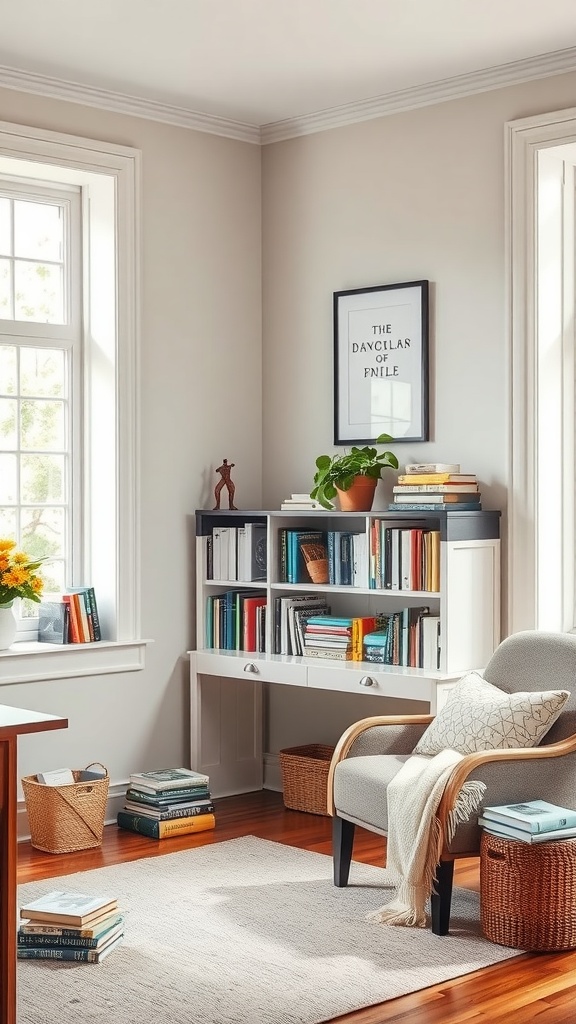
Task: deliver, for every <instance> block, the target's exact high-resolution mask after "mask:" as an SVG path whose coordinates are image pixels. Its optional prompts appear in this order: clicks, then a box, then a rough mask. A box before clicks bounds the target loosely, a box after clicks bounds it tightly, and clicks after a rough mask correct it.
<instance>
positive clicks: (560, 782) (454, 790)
mask: <svg viewBox="0 0 576 1024" xmlns="http://www.w3.org/2000/svg"><path fill="white" fill-rule="evenodd" d="M483 675H484V678H485V679H487V680H488V682H490V683H492V684H493V685H494V686H498V687H499V688H500V689H501V690H503V691H505V692H506V693H513V692H518V691H524V690H553V689H562V690H569V691H570V694H571V696H570V698H569V699H568V700H567V702H566V704H565V705H564V708H563V710H562V713H561V714H560V717H559V718H558V719H557V721H556V722H555V723H554V725H553V726H552V728H551V729H550V730H549V732H548V733H547V734H546V736H545V737H544V739H543V740H542V742H541V743H540V745H539V746H536V747H526V748H515V749H511V750H486V751H479V752H477V753H474V754H466V755H465V756H464V757H463V759H462V760H461V761H459V762H458V764H456V765H455V767H454V770H453V772H452V774H451V776H450V779H449V781H448V784H447V786H446V789H445V791H444V795H443V797H442V801H441V803H440V806H439V809H438V816H439V818H440V821H441V823H442V825H443V826H445V823H446V821H447V818H448V814H449V812H450V810H451V808H452V806H453V804H454V801H455V799H456V795H457V794H458V792H459V790H460V788H461V786H462V784H463V783H464V782H465V781H466V780H468V779H479V780H481V781H482V782H484V783H485V785H486V792H485V794H484V797H483V800H482V805H481V808H479V810H478V812H477V813H476V814H474V815H473V816H472V818H471V819H470V820H469V821H467V822H465V823H464V824H461V825H459V826H458V828H457V830H456V833H455V835H454V838H453V839H452V841H451V842H450V843H449V844H448V843H447V842H446V840H445V841H444V848H443V851H442V854H441V858H440V863H439V865H438V871H437V876H436V879H437V883H436V890H437V891H436V892H435V893H433V894H432V899H431V916H432V931H433V932H434V934H436V935H446V934H447V933H448V930H449V924H450V901H451V896H452V878H453V873H454V860H455V858H456V857H474V856H478V855H479V852H480V834H481V830H480V829H479V827H478V825H477V817H478V814H480V813H481V812H482V808H483V807H486V806H490V805H495V804H504V803H515V802H519V801H523V800H535V799H545V800H548V801H549V802H550V803H555V804H559V805H561V806H563V807H571V808H576V636H575V635H572V634H568V633H546V632H539V631H537V630H529V631H526V632H522V633H516V634H514V635H512V636H510V637H508V638H507V639H506V640H504V641H503V642H502V643H501V644H500V646H499V647H498V648H497V650H496V651H495V652H494V654H493V655H492V657H491V659H490V661H489V662H488V665H487V666H486V669H485V671H484V673H483ZM431 721H432V716H430V715H410V716H394V717H392V716H382V717H380V716H379V717H374V718H365V719H363V720H362V721H360V722H356V723H355V724H354V725H351V726H350V727H349V729H347V730H346V732H345V733H344V734H343V736H342V737H341V738H340V740H339V742H338V744H337V746H336V750H335V752H334V757H333V759H332V764H331V766H330V773H329V777H328V811H329V813H330V814H332V816H333V833H332V835H333V859H334V884H335V885H336V886H340V887H341V886H345V885H347V883H348V875H349V872H350V861H351V859H352V846H353V840H354V828H355V826H356V825H361V826H362V827H363V828H366V829H369V830H370V831H371V832H377V833H379V834H380V835H382V836H386V834H387V830H388V821H387V801H386V787H387V785H388V783H389V782H390V780H391V779H392V778H393V777H394V776H395V775H396V773H397V772H398V771H399V770H400V767H401V766H402V764H403V763H404V761H406V760H407V759H408V757H410V754H411V752H412V750H413V749H414V747H415V745H416V743H417V742H418V740H419V739H420V737H421V735H422V734H423V732H424V730H425V729H426V727H427V726H428V724H429V723H430V722H431Z"/></svg>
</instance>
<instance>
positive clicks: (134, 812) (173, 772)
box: [117, 768, 216, 839]
mask: <svg viewBox="0 0 576 1024" xmlns="http://www.w3.org/2000/svg"><path fill="white" fill-rule="evenodd" d="M209 786H210V779H209V777H208V775H203V774H202V773H201V772H195V771H191V770H190V769H189V768H162V769H158V770H155V771H149V772H135V773H134V774H133V775H131V776H130V782H129V786H128V789H127V790H126V800H125V804H124V808H123V810H121V811H118V816H117V823H118V827H119V828H122V829H125V830H126V831H128V832H137V833H139V834H140V835H143V836H148V837H149V838H150V839H170V838H171V837H173V836H182V835H189V834H190V833H191V832H206V831H208V830H209V829H213V828H215V827H216V818H215V815H214V804H213V802H212V798H211V796H210V788H209Z"/></svg>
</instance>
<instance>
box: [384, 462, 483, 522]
mask: <svg viewBox="0 0 576 1024" xmlns="http://www.w3.org/2000/svg"><path fill="white" fill-rule="evenodd" d="M405 468H406V472H405V473H400V475H399V476H398V481H397V483H396V484H395V486H394V488H393V492H394V500H393V502H392V504H390V505H389V506H388V509H389V511H394V512H436V511H437V512H439V511H452V512H454V511H460V512H479V511H480V510H481V508H482V505H481V504H480V491H479V489H478V477H477V476H476V475H475V474H474V473H461V472H460V466H459V465H458V464H457V463H446V462H428V463H416V462H413V463H409V464H408V465H407V466H406V467H405Z"/></svg>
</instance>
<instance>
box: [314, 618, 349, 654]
mask: <svg viewBox="0 0 576 1024" xmlns="http://www.w3.org/2000/svg"><path fill="white" fill-rule="evenodd" d="M304 654H305V656H306V657H307V658H331V659H332V660H333V661H334V660H336V661H352V619H349V618H339V617H338V616H336V615H314V616H312V617H311V618H309V619H308V621H307V623H306V627H305V630H304Z"/></svg>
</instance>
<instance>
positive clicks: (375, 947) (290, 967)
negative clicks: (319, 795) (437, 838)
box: [18, 836, 518, 1024]
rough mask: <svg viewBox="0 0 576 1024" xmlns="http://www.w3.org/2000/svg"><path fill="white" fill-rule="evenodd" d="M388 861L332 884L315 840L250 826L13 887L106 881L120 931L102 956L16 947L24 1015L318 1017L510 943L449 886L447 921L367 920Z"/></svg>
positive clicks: (210, 1021) (175, 1020)
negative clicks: (403, 923) (279, 838)
mask: <svg viewBox="0 0 576 1024" xmlns="http://www.w3.org/2000/svg"><path fill="white" fill-rule="evenodd" d="M387 888H389V890H390V897H391V896H392V894H393V890H392V888H391V886H390V885H389V883H387V878H386V871H385V869H383V868H377V867H372V866H370V865H363V864H359V863H357V862H353V864H352V870H351V874H350V885H349V886H348V887H347V888H346V889H336V888H335V887H334V886H333V884H332V861H331V858H330V857H327V856H325V855H323V854H319V853H309V852H307V851H305V850H299V849H295V848H293V847H289V846H284V845H282V844H280V843H273V842H269V841H268V840H264V839H256V838H255V837H253V836H247V837H245V838H242V839H231V840H228V841H224V842H214V843H212V844H211V845H209V846H202V847H197V848H195V849H190V850H185V851H182V852H179V853H172V854H166V855H164V856H161V857H149V858H145V859H142V860H137V861H132V862H130V863H124V864H118V865H114V866H110V867H105V868H98V869H96V870H94V871H85V872H80V873H76V874H73V875H66V876H64V877H58V878H54V879H45V880H43V881H42V882H31V883H28V884H26V885H22V886H20V888H19V893H18V895H19V900H20V902H23V901H24V900H26V901H27V900H29V899H32V898H35V897H37V896H40V895H42V894H43V893H47V892H50V891H51V890H53V889H64V890H65V889H68V890H73V891H76V892H86V893H92V894H94V895H111V896H115V897H117V899H118V902H119V905H120V907H121V908H122V909H123V910H125V912H126V926H125V937H124V942H123V944H122V945H121V946H120V947H119V948H118V949H116V950H115V951H113V952H112V953H111V954H110V956H108V957H107V958H106V959H105V960H104V961H103V962H102V963H101V964H83V963H62V962H60V963H47V962H45V961H34V962H28V961H19V964H18V999H19V1002H18V1024H39V1022H42V1024H78V1022H79V1021H81V1022H82V1024H111V1022H113V1021H114V1022H117V1024H239V1022H241V1024H320V1022H321V1021H326V1020H330V1019H331V1018H333V1017H337V1016H339V1015H341V1014H344V1013H348V1012H350V1011H352V1010H357V1009H360V1008H361V1007H365V1006H371V1005H373V1004H374V1003H381V1002H385V1001H386V1000H388V999H393V998H395V997H396V996H401V995H404V994H406V993H407V992H415V991H417V990H418V989H422V988H427V987H428V986H429V985H435V984H438V983H440V982H443V981H446V980H447V979H449V978H456V977H459V976H460V975H463V974H468V973H469V972H471V971H475V970H477V969H478V968H480V967H486V966H487V965H488V964H494V963H496V962H498V961H501V960H506V959H508V958H509V957H512V956H516V955H518V951H517V950H512V949H507V948H505V947H502V946H496V945H494V944H492V943H490V942H488V941H487V940H486V939H484V938H483V937H482V936H481V934H480V931H479V927H478V918H479V908H478V896H477V894H475V893H472V892H468V891H467V890H464V889H456V890H455V893H454V901H453V915H452V924H451V934H450V935H449V936H447V937H444V938H439V937H438V936H434V935H432V934H431V933H430V931H429V930H423V929H420V928H418V929H414V928H391V927H389V926H384V925H381V924H374V923H372V922H369V921H366V920H365V916H366V914H367V913H368V912H369V911H371V910H374V909H376V908H377V907H379V906H380V904H381V903H383V902H385V900H386V897H387V894H386V891H385V890H386V889H387Z"/></svg>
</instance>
